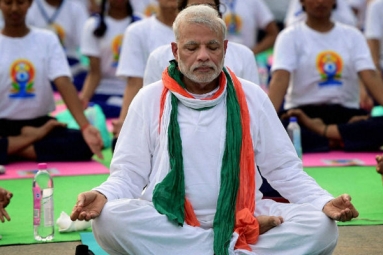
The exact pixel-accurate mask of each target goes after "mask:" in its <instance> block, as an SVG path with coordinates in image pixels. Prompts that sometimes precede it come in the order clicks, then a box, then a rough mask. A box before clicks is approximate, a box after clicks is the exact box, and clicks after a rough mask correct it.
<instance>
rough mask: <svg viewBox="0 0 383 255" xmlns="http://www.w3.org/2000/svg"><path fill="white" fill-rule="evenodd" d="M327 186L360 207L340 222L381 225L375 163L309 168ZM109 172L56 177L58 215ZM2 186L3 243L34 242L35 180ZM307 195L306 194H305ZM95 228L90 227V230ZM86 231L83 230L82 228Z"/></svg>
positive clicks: (382, 197) (71, 237)
mask: <svg viewBox="0 0 383 255" xmlns="http://www.w3.org/2000/svg"><path fill="white" fill-rule="evenodd" d="M305 171H306V172H307V173H308V174H309V175H311V176H312V177H313V178H314V179H316V180H317V182H318V183H319V184H320V185H321V186H322V187H323V188H325V189H327V190H328V191H329V192H330V193H331V194H333V195H334V196H338V195H340V194H343V193H348V194H350V195H351V196H352V202H353V204H354V205H355V206H356V208H357V209H358V210H359V213H360V216H359V219H356V220H353V221H351V222H346V223H341V222H339V225H378V224H383V186H382V182H381V178H380V176H379V175H378V174H377V173H376V172H375V169H374V167H359V166H352V167H320V168H319V167H318V168H306V169H305ZM106 178H107V175H93V176H92V175H89V176H70V177H56V178H55V179H54V186H55V190H54V206H55V218H56V219H57V218H58V217H59V215H60V213H61V211H65V212H66V213H67V214H70V213H71V211H72V208H73V206H74V204H75V202H76V199H77V195H78V194H79V193H80V192H83V191H86V190H89V189H91V188H93V187H95V186H97V185H99V184H100V183H102V182H103V181H104V180H106ZM0 186H2V187H4V188H5V189H8V190H10V191H12V192H13V193H14V197H13V198H12V202H11V204H10V205H9V207H8V208H7V211H8V212H9V214H10V216H11V218H12V220H11V221H10V222H6V223H4V224H1V223H0V235H2V236H3V239H2V240H0V246H1V245H11V244H32V243H37V242H36V241H35V240H34V239H33V226H32V180H31V179H18V180H5V181H1V183H0ZM302 195H304V194H302ZM90 231H91V230H90V229H89V230H88V232H90ZM81 232H83V231H81ZM79 240H81V238H80V232H72V233H59V232H58V229H57V227H56V234H55V238H54V240H53V241H54V242H64V241H79Z"/></svg>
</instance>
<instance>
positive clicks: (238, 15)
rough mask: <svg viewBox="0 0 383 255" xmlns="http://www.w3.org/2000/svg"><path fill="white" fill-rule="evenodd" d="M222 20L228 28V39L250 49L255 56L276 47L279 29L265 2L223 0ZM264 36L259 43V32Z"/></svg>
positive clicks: (255, 0)
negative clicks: (261, 31)
mask: <svg viewBox="0 0 383 255" xmlns="http://www.w3.org/2000/svg"><path fill="white" fill-rule="evenodd" d="M222 3H223V4H224V6H225V7H226V8H225V9H224V10H223V11H222V18H223V20H224V21H225V23H226V26H227V28H228V35H227V36H228V37H227V39H228V40H229V41H231V42H236V43H240V44H243V45H246V46H247V47H249V48H250V49H251V50H252V51H253V53H254V55H256V54H258V53H261V52H263V51H265V50H267V49H270V48H272V47H273V46H274V42H275V38H276V37H277V35H278V32H279V29H278V26H277V23H276V21H275V19H274V17H273V14H272V13H271V11H270V10H269V8H268V7H267V5H266V4H265V3H264V2H263V0H222ZM259 30H263V32H264V36H263V38H262V39H261V40H260V41H259V42H258V31H259Z"/></svg>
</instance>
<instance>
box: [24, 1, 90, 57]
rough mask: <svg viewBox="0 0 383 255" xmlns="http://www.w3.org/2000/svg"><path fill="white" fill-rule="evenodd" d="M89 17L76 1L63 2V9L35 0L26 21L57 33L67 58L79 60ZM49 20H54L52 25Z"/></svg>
mask: <svg viewBox="0 0 383 255" xmlns="http://www.w3.org/2000/svg"><path fill="white" fill-rule="evenodd" d="M39 6H41V8H40V7H39ZM88 16H89V14H88V11H87V10H86V9H85V7H84V6H83V5H82V4H80V3H78V2H76V1H63V4H62V5H61V7H60V8H57V7H54V6H51V5H49V4H48V3H47V2H46V1H45V0H34V1H33V3H32V6H31V7H30V8H29V10H28V13H27V17H26V21H27V23H28V24H29V25H31V26H35V27H40V28H48V29H50V30H53V31H55V32H56V34H57V35H58V37H59V40H60V42H61V44H62V45H63V47H64V49H65V53H66V55H67V57H69V58H74V59H78V58H79V56H78V52H77V50H78V48H79V47H80V38H81V33H82V29H83V27H84V24H85V21H86V20H87V18H88ZM49 20H52V23H51V25H50V23H49Z"/></svg>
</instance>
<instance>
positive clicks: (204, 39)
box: [179, 22, 224, 43]
mask: <svg viewBox="0 0 383 255" xmlns="http://www.w3.org/2000/svg"><path fill="white" fill-rule="evenodd" d="M223 40H224V38H223V34H222V30H219V31H214V30H213V29H212V28H210V27H209V26H207V25H206V24H196V23H186V22H183V23H182V24H181V26H180V33H179V41H180V42H182V43H188V42H197V43H208V42H211V41H218V42H222V41H223Z"/></svg>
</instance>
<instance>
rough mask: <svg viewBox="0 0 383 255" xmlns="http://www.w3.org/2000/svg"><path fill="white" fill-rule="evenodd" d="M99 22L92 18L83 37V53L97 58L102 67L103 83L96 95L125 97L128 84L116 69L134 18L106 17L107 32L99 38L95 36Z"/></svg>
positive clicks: (88, 21)
mask: <svg viewBox="0 0 383 255" xmlns="http://www.w3.org/2000/svg"><path fill="white" fill-rule="evenodd" d="M98 22H99V18H98V17H90V18H89V19H88V20H87V22H86V23H85V26H84V30H83V33H82V37H81V53H82V54H83V55H85V56H92V57H97V58H99V59H100V65H101V77H102V78H101V81H100V84H99V85H98V87H97V89H96V93H99V94H107V95H123V93H124V90H125V86H126V82H125V81H124V80H122V79H120V78H118V77H116V69H117V64H118V60H119V57H120V49H121V44H122V39H123V36H124V31H125V29H126V28H127V27H128V26H129V25H130V24H131V22H132V18H131V17H127V18H125V19H122V20H116V19H113V18H111V17H110V16H106V17H105V23H106V26H107V30H106V32H105V34H104V36H102V37H100V38H98V37H96V36H95V35H94V34H93V31H94V30H95V28H96V27H97V25H98Z"/></svg>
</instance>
